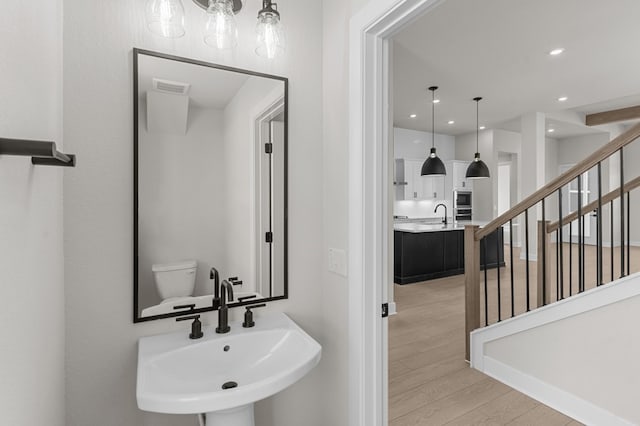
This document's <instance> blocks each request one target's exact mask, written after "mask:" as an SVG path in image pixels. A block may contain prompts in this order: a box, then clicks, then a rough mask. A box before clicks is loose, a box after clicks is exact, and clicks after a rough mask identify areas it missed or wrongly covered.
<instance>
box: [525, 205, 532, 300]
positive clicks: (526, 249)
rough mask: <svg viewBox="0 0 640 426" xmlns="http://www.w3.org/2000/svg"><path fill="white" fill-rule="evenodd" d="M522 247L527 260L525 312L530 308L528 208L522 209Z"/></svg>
mask: <svg viewBox="0 0 640 426" xmlns="http://www.w3.org/2000/svg"><path fill="white" fill-rule="evenodd" d="M524 221H525V227H524V249H525V261H526V262H527V265H526V267H527V312H529V311H530V310H531V301H530V296H529V209H526V210H525V211H524Z"/></svg>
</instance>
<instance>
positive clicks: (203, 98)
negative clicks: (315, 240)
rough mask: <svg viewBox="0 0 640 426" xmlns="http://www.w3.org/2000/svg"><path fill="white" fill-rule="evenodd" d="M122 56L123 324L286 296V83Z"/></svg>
mask: <svg viewBox="0 0 640 426" xmlns="http://www.w3.org/2000/svg"><path fill="white" fill-rule="evenodd" d="M133 56H134V97H135V99H134V144H133V145H134V150H133V151H134V161H133V167H134V212H133V213H134V259H133V263H134V301H135V303H134V322H140V321H147V320H152V319H158V318H166V317H171V316H177V315H184V314H185V312H186V311H193V312H204V311H207V310H212V309H213V305H212V298H213V294H214V293H215V288H214V286H215V284H216V282H221V281H222V280H225V279H226V280H228V281H229V282H231V283H232V284H233V289H234V299H233V301H229V306H230V307H233V306H241V305H249V304H254V303H258V302H260V303H262V302H264V301H271V300H277V299H283V298H286V297H287V292H288V286H287V269H286V264H287V222H286V217H287V214H286V213H287V128H288V121H287V112H288V111H287V84H288V82H287V79H286V78H284V77H278V76H272V75H267V74H261V73H256V72H251V71H247V70H241V69H235V68H229V67H224V66H220V65H216V64H211V63H207V62H202V61H198V60H193V59H187V58H180V57H175V56H171V55H166V54H161V53H157V52H150V51H146V50H140V49H134V52H133ZM216 271H217V274H215V273H214V272H216ZM214 275H217V276H218V277H219V280H215V279H214Z"/></svg>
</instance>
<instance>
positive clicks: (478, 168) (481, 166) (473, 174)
mask: <svg viewBox="0 0 640 426" xmlns="http://www.w3.org/2000/svg"><path fill="white" fill-rule="evenodd" d="M473 100H474V101H476V155H475V158H474V159H473V161H472V162H471V164H469V167H467V174H466V178H467V179H486V178H488V177H491V176H490V175H489V167H487V165H486V164H485V162H484V161H482V160H481V159H480V149H479V148H478V146H479V142H478V141H479V140H480V119H479V116H480V114H479V106H478V104H479V103H480V101H481V100H482V98H480V97H478V98H473Z"/></svg>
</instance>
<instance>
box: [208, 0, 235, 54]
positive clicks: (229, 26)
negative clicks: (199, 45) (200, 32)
mask: <svg viewBox="0 0 640 426" xmlns="http://www.w3.org/2000/svg"><path fill="white" fill-rule="evenodd" d="M206 16H207V18H206V24H205V28H204V42H205V43H206V44H208V45H209V46H211V47H215V48H216V49H220V50H225V49H233V48H234V47H236V45H237V44H238V27H237V25H236V18H235V15H234V13H233V0H209V7H208V8H207V15H206Z"/></svg>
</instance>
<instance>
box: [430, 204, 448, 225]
mask: <svg viewBox="0 0 640 426" xmlns="http://www.w3.org/2000/svg"><path fill="white" fill-rule="evenodd" d="M440 206H442V207H444V218H443V219H442V223H444V224H445V225H446V224H447V206H446V205H444V204H443V203H440V204H438V205H437V206H436V208H435V209H433V212H434V213H437V212H438V207H440Z"/></svg>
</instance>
